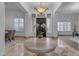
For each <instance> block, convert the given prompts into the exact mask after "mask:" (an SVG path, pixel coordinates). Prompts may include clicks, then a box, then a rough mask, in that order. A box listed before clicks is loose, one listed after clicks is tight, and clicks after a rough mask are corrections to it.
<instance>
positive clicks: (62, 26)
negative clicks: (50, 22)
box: [57, 22, 71, 31]
mask: <svg viewBox="0 0 79 59" xmlns="http://www.w3.org/2000/svg"><path fill="white" fill-rule="evenodd" d="M57 26H58V28H57V29H58V31H71V22H57Z"/></svg>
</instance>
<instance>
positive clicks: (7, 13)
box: [5, 10, 25, 36]
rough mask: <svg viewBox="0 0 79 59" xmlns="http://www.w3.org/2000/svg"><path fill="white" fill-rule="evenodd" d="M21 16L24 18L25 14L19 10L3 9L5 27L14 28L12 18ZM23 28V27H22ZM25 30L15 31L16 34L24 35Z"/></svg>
mask: <svg viewBox="0 0 79 59" xmlns="http://www.w3.org/2000/svg"><path fill="white" fill-rule="evenodd" d="M18 16H19V17H23V18H24V19H25V15H24V13H23V12H21V11H19V10H18V11H16V10H5V19H6V20H5V28H6V29H8V30H13V29H14V19H15V18H16V17H18ZM24 28H25V27H24ZM24 35H25V32H24V31H22V32H16V36H24Z"/></svg>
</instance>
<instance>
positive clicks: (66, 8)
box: [57, 2, 79, 14]
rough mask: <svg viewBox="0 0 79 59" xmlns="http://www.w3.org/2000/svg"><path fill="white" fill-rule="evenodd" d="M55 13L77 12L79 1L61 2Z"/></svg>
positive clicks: (78, 11) (78, 10)
mask: <svg viewBox="0 0 79 59" xmlns="http://www.w3.org/2000/svg"><path fill="white" fill-rule="evenodd" d="M57 13H62V14H69V13H70V14H72V13H74V14H76V13H79V2H63V4H62V5H61V6H60V8H58V10H57Z"/></svg>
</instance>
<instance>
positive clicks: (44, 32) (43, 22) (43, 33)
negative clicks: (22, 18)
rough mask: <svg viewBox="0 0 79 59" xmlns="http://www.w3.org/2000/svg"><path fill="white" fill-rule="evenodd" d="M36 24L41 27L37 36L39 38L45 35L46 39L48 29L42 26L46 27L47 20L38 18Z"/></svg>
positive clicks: (37, 29)
mask: <svg viewBox="0 0 79 59" xmlns="http://www.w3.org/2000/svg"><path fill="white" fill-rule="evenodd" d="M36 23H37V24H38V25H39V26H38V27H37V28H36V36H38V35H39V34H41V33H42V34H41V35H43V37H46V29H45V28H44V27H42V25H43V24H44V25H46V18H36Z"/></svg>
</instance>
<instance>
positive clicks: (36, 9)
mask: <svg viewBox="0 0 79 59" xmlns="http://www.w3.org/2000/svg"><path fill="white" fill-rule="evenodd" d="M34 9H35V11H37V12H38V13H40V14H42V13H44V12H46V11H47V10H48V8H46V7H44V6H43V5H42V3H41V2H40V5H39V6H38V7H36V8H34Z"/></svg>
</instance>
